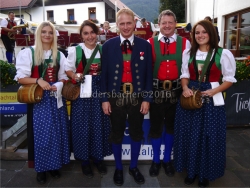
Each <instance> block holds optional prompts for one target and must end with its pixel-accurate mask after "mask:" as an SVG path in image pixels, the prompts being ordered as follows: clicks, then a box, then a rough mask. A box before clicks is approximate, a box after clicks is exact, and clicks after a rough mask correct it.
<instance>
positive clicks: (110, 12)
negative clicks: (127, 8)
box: [108, 9, 115, 19]
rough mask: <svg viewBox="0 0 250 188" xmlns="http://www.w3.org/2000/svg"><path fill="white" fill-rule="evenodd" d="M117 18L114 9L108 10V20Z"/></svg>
mask: <svg viewBox="0 0 250 188" xmlns="http://www.w3.org/2000/svg"><path fill="white" fill-rule="evenodd" d="M113 18H115V11H114V10H113V9H108V19H113Z"/></svg>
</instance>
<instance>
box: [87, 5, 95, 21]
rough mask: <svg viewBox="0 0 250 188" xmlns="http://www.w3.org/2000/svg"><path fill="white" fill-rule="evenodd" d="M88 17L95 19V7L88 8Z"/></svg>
mask: <svg viewBox="0 0 250 188" xmlns="http://www.w3.org/2000/svg"><path fill="white" fill-rule="evenodd" d="M89 19H90V20H96V8H95V7H94V8H89Z"/></svg>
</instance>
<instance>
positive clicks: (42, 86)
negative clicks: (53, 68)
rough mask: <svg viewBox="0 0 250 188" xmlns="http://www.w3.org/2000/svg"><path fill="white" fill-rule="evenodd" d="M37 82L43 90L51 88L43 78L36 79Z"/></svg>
mask: <svg viewBox="0 0 250 188" xmlns="http://www.w3.org/2000/svg"><path fill="white" fill-rule="evenodd" d="M37 83H38V85H39V86H41V88H43V90H51V86H50V84H49V83H48V82H46V81H45V80H43V79H38V80H37Z"/></svg>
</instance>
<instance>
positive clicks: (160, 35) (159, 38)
mask: <svg viewBox="0 0 250 188" xmlns="http://www.w3.org/2000/svg"><path fill="white" fill-rule="evenodd" d="M164 37H165V36H164V35H163V34H162V33H161V32H160V34H159V35H158V41H161V42H164V43H165V40H164ZM168 38H169V40H170V43H172V42H175V41H176V40H177V35H176V34H175V33H174V34H173V35H172V36H171V37H168Z"/></svg>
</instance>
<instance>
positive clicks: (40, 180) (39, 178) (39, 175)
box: [36, 172, 46, 185]
mask: <svg viewBox="0 0 250 188" xmlns="http://www.w3.org/2000/svg"><path fill="white" fill-rule="evenodd" d="M36 180H37V182H38V183H39V184H41V185H42V184H45V183H46V172H37V175H36Z"/></svg>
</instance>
